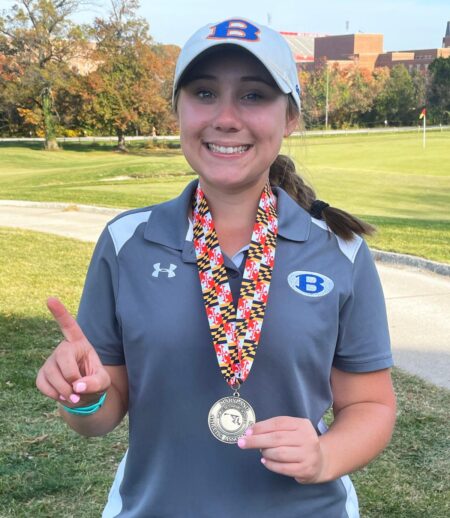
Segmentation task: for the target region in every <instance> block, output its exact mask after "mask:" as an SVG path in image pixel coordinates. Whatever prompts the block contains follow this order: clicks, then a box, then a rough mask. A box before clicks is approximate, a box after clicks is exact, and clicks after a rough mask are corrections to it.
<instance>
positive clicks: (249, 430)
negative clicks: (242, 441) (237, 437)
mask: <svg viewBox="0 0 450 518" xmlns="http://www.w3.org/2000/svg"><path fill="white" fill-rule="evenodd" d="M245 435H247V437H248V436H249V435H253V430H252V429H251V428H247V430H246V431H245Z"/></svg>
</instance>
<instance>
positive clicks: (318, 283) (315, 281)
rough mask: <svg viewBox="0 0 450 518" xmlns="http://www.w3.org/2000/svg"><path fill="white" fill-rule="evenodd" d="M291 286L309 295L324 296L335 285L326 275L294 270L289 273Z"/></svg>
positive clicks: (298, 291)
mask: <svg viewBox="0 0 450 518" xmlns="http://www.w3.org/2000/svg"><path fill="white" fill-rule="evenodd" d="M288 283H289V286H290V287H291V288H292V289H293V290H294V291H296V292H297V293H300V294H301V295H306V296H307V297H323V296H324V295H326V294H327V293H330V291H331V290H332V289H333V287H334V282H333V281H332V280H331V279H330V278H328V277H327V276H326V275H322V274H321V273H316V272H292V273H290V274H289V275H288Z"/></svg>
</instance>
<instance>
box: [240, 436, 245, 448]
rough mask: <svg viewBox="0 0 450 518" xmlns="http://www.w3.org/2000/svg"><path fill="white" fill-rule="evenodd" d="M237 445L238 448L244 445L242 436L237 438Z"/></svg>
mask: <svg viewBox="0 0 450 518" xmlns="http://www.w3.org/2000/svg"><path fill="white" fill-rule="evenodd" d="M238 446H239V447H240V448H243V447H244V446H245V439H242V437H241V438H240V439H239V440H238Z"/></svg>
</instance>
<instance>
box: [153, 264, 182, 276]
mask: <svg viewBox="0 0 450 518" xmlns="http://www.w3.org/2000/svg"><path fill="white" fill-rule="evenodd" d="M153 268H154V270H153V273H152V277H159V274H160V273H161V272H162V273H167V277H175V270H176V268H177V265H176V264H172V263H171V264H170V266H169V268H161V263H155V264H154V265H153Z"/></svg>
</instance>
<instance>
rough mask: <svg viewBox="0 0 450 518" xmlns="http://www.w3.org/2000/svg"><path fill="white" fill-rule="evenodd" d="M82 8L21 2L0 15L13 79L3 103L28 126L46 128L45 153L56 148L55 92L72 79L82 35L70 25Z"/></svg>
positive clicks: (0, 43)
mask: <svg viewBox="0 0 450 518" xmlns="http://www.w3.org/2000/svg"><path fill="white" fill-rule="evenodd" d="M82 3H83V2H82V0H57V1H56V0H18V1H16V2H15V3H14V4H13V6H12V7H11V9H9V10H8V11H3V12H2V15H1V16H0V54H2V55H3V57H4V60H5V61H6V63H4V65H3V69H5V66H6V68H7V69H8V71H9V74H10V78H9V80H8V84H7V86H6V87H5V88H6V95H4V99H3V104H4V106H6V107H7V112H8V110H9V113H10V116H13V112H14V109H11V105H14V106H15V108H16V110H17V111H16V112H15V113H16V114H17V115H18V116H19V117H21V118H22V119H23V122H24V125H25V126H26V125H30V124H31V125H36V126H39V125H40V126H42V128H43V131H44V135H45V147H46V149H57V147H58V146H57V143H56V128H55V126H56V122H55V114H56V112H55V109H54V99H55V92H56V90H57V88H58V84H61V82H65V81H66V80H67V75H70V66H69V63H70V60H71V59H72V58H74V57H75V54H76V53H77V52H78V51H79V50H80V48H81V46H82V37H81V32H80V30H79V28H78V27H77V26H76V25H75V24H74V23H73V22H72V21H71V20H70V16H71V15H72V14H73V13H74V12H76V11H77V10H78V9H79V8H80V6H81V5H82ZM64 75H65V76H66V77H65V78H63V76H64ZM3 77H4V76H3ZM11 110H12V111H11Z"/></svg>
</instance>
